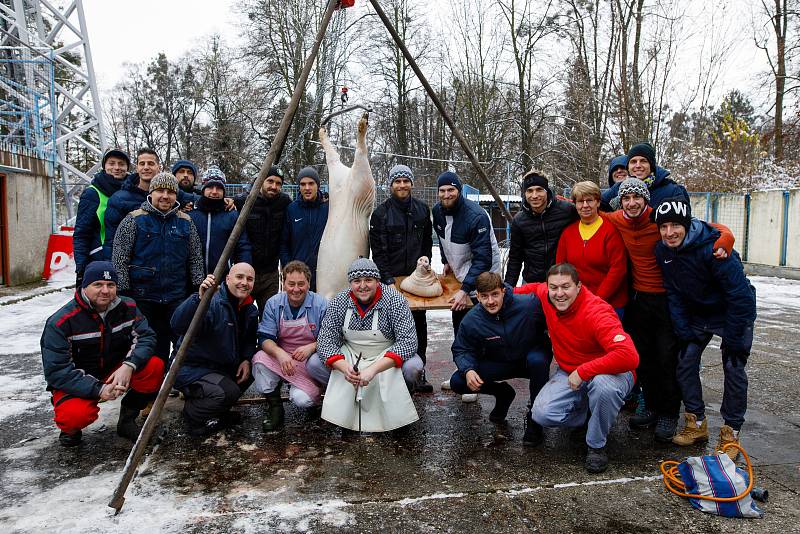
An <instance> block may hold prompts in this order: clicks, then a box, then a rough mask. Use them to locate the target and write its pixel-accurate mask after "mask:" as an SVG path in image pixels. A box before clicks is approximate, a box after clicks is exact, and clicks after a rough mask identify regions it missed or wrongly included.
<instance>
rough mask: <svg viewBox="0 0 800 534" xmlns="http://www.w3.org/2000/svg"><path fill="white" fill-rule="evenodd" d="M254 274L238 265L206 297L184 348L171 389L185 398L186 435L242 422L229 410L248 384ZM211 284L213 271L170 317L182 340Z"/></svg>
mask: <svg viewBox="0 0 800 534" xmlns="http://www.w3.org/2000/svg"><path fill="white" fill-rule="evenodd" d="M255 277H256V273H255V271H254V270H253V268H252V267H251V266H250V265H249V264H247V263H237V264H236V265H234V266H233V267H231V270H230V271H229V272H228V275H227V276H226V277H225V283H224V284H222V285H221V286H220V287H219V291H218V292H217V294H216V295H214V296H213V297H212V298H211V303H210V304H209V306H208V310H207V311H206V316H205V318H204V319H203V324H202V326H201V327H200V331H199V332H198V333H197V336H196V337H195V339H194V343H192V346H191V347H189V350H188V352H187V354H186V359H185V360H184V362H183V365H182V366H181V368H180V370H179V371H178V376H177V378H176V379H175V388H176V389H178V390H180V391H181V392H182V393H183V394H184V396H185V397H186V404H185V405H184V407H183V416H184V418H185V419H186V423H187V425H188V427H189V434H191V435H192V436H195V437H204V436H208V435H211V434H213V433H214V432H216V431H217V430H220V429H222V428H224V427H225V426H227V425H231V424H236V423H238V422H239V421H240V420H241V416H240V415H239V413H238V412H232V411H230V409H231V407H232V406H233V405H234V404H235V403H236V401H237V400H239V397H240V396H241V395H242V392H243V391H244V390H246V389H247V387H248V386H249V385H250V361H251V360H252V359H253V354H255V353H256V351H257V350H258V345H257V344H256V329H257V328H258V308H256V305H255V304H254V303H253V297H251V296H250V292H251V291H253V283H254V281H255ZM212 287H214V275H213V274H210V275H208V276H206V279H205V280H203V282H202V283H201V284H200V290H199V291H198V292H197V293H196V294H194V295H192V296H190V297H189V298H188V299H186V300H185V301H184V302H183V303H182V304H181V305H180V306H178V309H176V310H175V313H174V314H173V316H172V321H171V325H172V331H173V332H174V333H175V335H177V336H180V339H178V346H177V348H176V349H175V350H176V352H177V350H178V348H180V346H181V344H182V343H183V336H184V335H185V334H186V331H187V330H188V329H189V324H190V323H191V322H192V317H194V313H195V311H197V306H199V305H200V299H201V298H203V294H205V292H206V291H208V290H209V289H210V288H212Z"/></svg>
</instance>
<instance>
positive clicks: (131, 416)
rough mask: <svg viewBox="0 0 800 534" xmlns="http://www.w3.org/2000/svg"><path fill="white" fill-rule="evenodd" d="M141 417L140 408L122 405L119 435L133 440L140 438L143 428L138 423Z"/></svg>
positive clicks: (118, 427)
mask: <svg viewBox="0 0 800 534" xmlns="http://www.w3.org/2000/svg"><path fill="white" fill-rule="evenodd" d="M137 417H139V409H138V408H131V407H130V406H125V405H122V406H120V408H119V420H118V421H117V435H118V436H120V437H123V438H125V439H129V440H131V441H136V440H137V439H138V438H139V432H141V430H142V429H141V428H140V427H139V425H137V424H136V418H137Z"/></svg>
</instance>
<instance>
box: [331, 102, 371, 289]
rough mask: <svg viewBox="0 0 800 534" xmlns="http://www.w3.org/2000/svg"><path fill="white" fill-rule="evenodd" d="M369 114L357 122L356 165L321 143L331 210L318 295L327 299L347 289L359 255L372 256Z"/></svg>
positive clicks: (354, 159)
mask: <svg viewBox="0 0 800 534" xmlns="http://www.w3.org/2000/svg"><path fill="white" fill-rule="evenodd" d="M368 124H369V122H368V120H367V114H366V113H365V114H364V115H363V116H362V117H361V119H359V121H358V137H357V140H356V153H355V157H354V158H353V166H352V167H347V166H345V165H344V163H342V161H341V159H340V158H339V153H338V152H336V149H335V148H334V147H333V145H332V144H331V142H330V139H328V132H327V131H326V130H325V128H320V130H319V140H320V143H321V144H322V148H323V149H324V151H325V163H326V164H327V166H328V191H329V197H330V198H329V202H330V206H329V211H328V222H327V224H326V225H325V231H324V232H323V234H322V242H321V243H320V245H319V258H318V260H317V293H319V294H321V295H323V296H325V297H326V298H331V297H333V296H334V295H335V294H336V293H337V292H339V291H341V290H342V289H345V288H346V287H348V282H347V269H348V267H349V266H350V263H352V261H353V260H355V259H356V258H358V257H359V256H364V257H365V258H366V257H369V218H370V215H372V210H373V209H374V208H375V181H374V180H373V178H372V170H371V169H370V166H369V159H368V157H367V126H368Z"/></svg>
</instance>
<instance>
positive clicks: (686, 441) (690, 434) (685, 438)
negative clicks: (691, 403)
mask: <svg viewBox="0 0 800 534" xmlns="http://www.w3.org/2000/svg"><path fill="white" fill-rule="evenodd" d="M683 416H684V417H685V418H686V426H684V427H683V430H681V431H680V432H679V433H677V434H676V435H675V437H674V438H672V443H674V444H675V445H680V446H681V447H686V446H687V445H694V444H695V443H704V442H706V441H708V418H705V419H703V422H702V423H700V426H697V416H696V415H695V414H693V413H688V412H687V413H685V414H683Z"/></svg>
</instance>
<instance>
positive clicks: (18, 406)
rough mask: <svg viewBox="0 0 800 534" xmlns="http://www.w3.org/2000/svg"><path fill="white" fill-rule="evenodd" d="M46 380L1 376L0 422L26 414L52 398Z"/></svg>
mask: <svg viewBox="0 0 800 534" xmlns="http://www.w3.org/2000/svg"><path fill="white" fill-rule="evenodd" d="M45 385H46V384H45V382H44V378H43V377H41V376H35V377H25V375H22V374H18V373H9V374H3V375H0V421H3V420H4V419H8V418H11V417H14V416H17V415H21V414H24V413H26V412H27V411H28V410H31V409H33V408H35V407H37V406H40V405H41V404H42V403H43V402H46V401H47V400H48V399H49V398H50V394H49V393H47V392H46V391H45Z"/></svg>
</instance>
